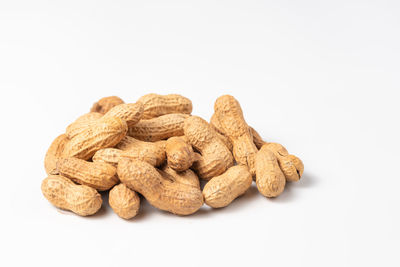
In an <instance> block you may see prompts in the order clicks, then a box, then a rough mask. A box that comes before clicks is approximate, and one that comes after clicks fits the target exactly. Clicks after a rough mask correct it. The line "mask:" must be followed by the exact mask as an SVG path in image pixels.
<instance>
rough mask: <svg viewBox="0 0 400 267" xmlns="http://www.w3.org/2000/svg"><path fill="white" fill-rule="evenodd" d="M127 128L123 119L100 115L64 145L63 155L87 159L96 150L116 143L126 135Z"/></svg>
mask: <svg viewBox="0 0 400 267" xmlns="http://www.w3.org/2000/svg"><path fill="white" fill-rule="evenodd" d="M127 130H128V126H127V125H126V122H125V121H123V120H121V119H119V118H114V117H109V118H103V117H102V118H100V119H98V120H97V121H96V123H94V124H93V125H90V126H89V127H88V128H86V129H85V130H84V131H82V132H81V133H79V134H77V135H76V136H74V137H73V138H72V139H71V140H70V141H69V142H68V143H67V144H66V145H65V148H64V151H63V156H64V157H76V158H80V159H84V160H88V159H90V158H91V157H92V156H93V155H94V153H96V151H97V150H100V149H102V148H107V147H113V146H115V145H116V144H118V143H119V142H120V141H121V140H122V138H124V136H125V135H126V132H127Z"/></svg>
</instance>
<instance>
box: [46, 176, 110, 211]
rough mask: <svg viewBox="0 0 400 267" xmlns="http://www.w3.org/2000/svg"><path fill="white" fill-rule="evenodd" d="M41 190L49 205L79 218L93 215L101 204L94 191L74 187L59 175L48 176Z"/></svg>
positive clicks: (99, 197) (85, 187)
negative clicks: (68, 211) (67, 211)
mask: <svg viewBox="0 0 400 267" xmlns="http://www.w3.org/2000/svg"><path fill="white" fill-rule="evenodd" d="M41 188H42V193H43V195H44V196H45V198H46V199H47V200H48V201H49V202H50V203H51V204H53V205H54V206H56V207H58V208H60V209H63V210H70V211H72V212H74V213H76V214H78V215H81V216H88V215H92V214H95V213H96V212H97V211H98V210H99V209H100V208H101V204H102V202H103V201H102V199H101V195H100V194H99V193H98V192H97V191H96V190H95V189H93V188H91V187H89V186H86V185H76V184H74V183H73V182H72V181H71V180H69V179H68V178H65V177H63V176H60V175H50V176H48V177H47V178H46V179H44V180H43V182H42V186H41Z"/></svg>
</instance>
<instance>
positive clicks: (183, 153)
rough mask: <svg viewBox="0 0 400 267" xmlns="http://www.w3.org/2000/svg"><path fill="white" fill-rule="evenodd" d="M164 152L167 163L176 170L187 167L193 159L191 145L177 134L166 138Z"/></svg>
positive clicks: (182, 169) (183, 169)
mask: <svg viewBox="0 0 400 267" xmlns="http://www.w3.org/2000/svg"><path fill="white" fill-rule="evenodd" d="M165 152H166V156H167V160H168V165H169V166H170V167H171V168H172V169H174V170H176V171H185V170H187V169H189V168H190V166H192V164H193V162H194V160H195V155H194V151H193V148H192V146H191V145H190V144H188V143H186V142H185V140H184V139H183V138H181V137H178V136H174V137H171V138H169V139H168V140H167V142H166V147H165Z"/></svg>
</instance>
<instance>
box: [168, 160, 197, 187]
mask: <svg viewBox="0 0 400 267" xmlns="http://www.w3.org/2000/svg"><path fill="white" fill-rule="evenodd" d="M161 170H162V171H163V172H165V173H166V174H168V175H171V176H172V177H173V180H174V181H175V182H178V183H181V184H187V185H190V186H194V187H196V188H199V189H200V181H199V177H197V175H196V174H195V173H194V172H193V171H192V170H191V169H187V170H185V171H181V172H177V171H175V170H174V169H172V168H171V167H170V166H168V165H164V166H163V167H162V168H161Z"/></svg>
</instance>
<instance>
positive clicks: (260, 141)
mask: <svg viewBox="0 0 400 267" xmlns="http://www.w3.org/2000/svg"><path fill="white" fill-rule="evenodd" d="M210 124H211V126H212V127H213V128H214V130H216V131H217V133H218V134H220V138H221V139H222V140H223V141H224V143H225V144H227V146H228V147H229V148H230V150H231V151H232V149H233V145H232V143H231V142H230V140H229V138H228V137H226V135H225V133H224V132H223V130H222V126H221V124H220V123H219V121H218V118H217V116H216V114H215V113H214V114H213V115H212V116H211V119H210ZM249 129H250V133H251V135H252V136H253V142H254V144H255V145H256V147H257V149H260V148H261V147H262V146H263V145H264V144H265V143H266V142H265V141H264V140H263V139H262V137H261V136H260V135H259V134H258V132H257V131H256V130H255V129H254V128H253V127H251V126H249Z"/></svg>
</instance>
